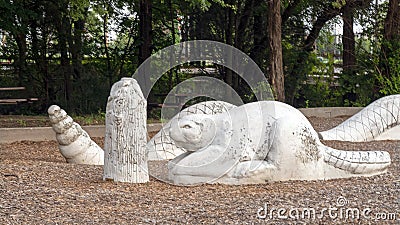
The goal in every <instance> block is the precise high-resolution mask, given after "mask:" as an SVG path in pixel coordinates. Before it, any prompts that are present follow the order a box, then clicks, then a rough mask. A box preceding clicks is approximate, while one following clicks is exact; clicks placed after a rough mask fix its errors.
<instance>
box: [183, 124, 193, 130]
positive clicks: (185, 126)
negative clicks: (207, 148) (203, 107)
mask: <svg viewBox="0 0 400 225" xmlns="http://www.w3.org/2000/svg"><path fill="white" fill-rule="evenodd" d="M182 128H185V129H190V128H192V127H191V126H190V125H188V124H186V125H184V126H183V127H182Z"/></svg>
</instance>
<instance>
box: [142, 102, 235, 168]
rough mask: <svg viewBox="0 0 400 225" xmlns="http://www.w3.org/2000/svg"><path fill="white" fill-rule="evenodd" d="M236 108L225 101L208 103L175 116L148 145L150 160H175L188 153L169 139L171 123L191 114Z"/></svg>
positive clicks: (215, 112) (202, 103) (197, 105)
mask: <svg viewBox="0 0 400 225" xmlns="http://www.w3.org/2000/svg"><path fill="white" fill-rule="evenodd" d="M234 107H236V106H234V105H232V104H230V103H227V102H224V101H206V102H201V103H198V104H195V105H192V106H189V107H188V108H186V109H184V110H182V111H181V112H179V113H178V114H177V115H175V116H174V117H173V118H172V119H171V120H170V121H169V122H168V123H166V124H164V126H163V128H162V129H161V130H160V131H159V132H158V133H157V134H156V135H154V137H153V138H151V140H150V141H149V142H148V143H147V149H148V152H149V153H148V154H149V155H148V157H149V160H167V159H173V158H175V157H176V156H178V155H180V154H182V153H184V152H186V150H185V149H183V148H180V147H177V146H176V145H175V143H174V141H173V140H171V138H170V137H169V128H170V126H171V122H173V121H175V120H177V119H178V118H180V117H183V116H186V115H191V114H209V115H213V114H219V113H223V112H226V111H228V110H230V109H232V108H234Z"/></svg>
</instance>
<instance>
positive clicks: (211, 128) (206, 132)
mask: <svg viewBox="0 0 400 225" xmlns="http://www.w3.org/2000/svg"><path fill="white" fill-rule="evenodd" d="M201 123H202V125H203V126H202V129H201V133H202V135H201V137H202V140H201V142H202V143H204V144H205V145H204V146H208V145H209V144H210V143H211V142H212V141H213V140H214V138H215V135H216V132H217V129H216V125H215V121H214V120H213V119H211V118H204V119H203V120H202V121H201ZM204 146H203V147H204Z"/></svg>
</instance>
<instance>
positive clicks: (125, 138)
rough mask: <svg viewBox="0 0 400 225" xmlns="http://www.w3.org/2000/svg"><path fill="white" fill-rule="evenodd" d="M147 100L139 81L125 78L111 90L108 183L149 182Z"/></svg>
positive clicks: (108, 128) (106, 148)
mask: <svg viewBox="0 0 400 225" xmlns="http://www.w3.org/2000/svg"><path fill="white" fill-rule="evenodd" d="M146 117H147V116H146V100H145V98H144V97H143V94H142V92H141V90H140V87H139V85H138V83H137V82H136V80H134V79H133V78H122V79H121V81H119V82H117V83H115V84H114V85H113V87H112V88H111V93H110V97H109V98H108V102H107V109H106V136H105V144H104V148H105V156H104V157H105V160H104V174H103V178H104V179H105V180H113V181H117V182H129V183H144V182H148V181H149V174H148V166H147V152H146V138H147V137H146V136H147V128H146Z"/></svg>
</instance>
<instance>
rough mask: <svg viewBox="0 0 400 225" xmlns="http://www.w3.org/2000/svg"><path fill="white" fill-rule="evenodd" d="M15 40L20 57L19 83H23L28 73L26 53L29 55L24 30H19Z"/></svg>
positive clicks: (18, 62)
mask: <svg viewBox="0 0 400 225" xmlns="http://www.w3.org/2000/svg"><path fill="white" fill-rule="evenodd" d="M15 40H16V42H17V46H18V59H17V60H16V66H17V71H18V72H17V73H18V85H20V86H22V85H23V80H24V78H25V74H26V67H27V66H26V55H27V46H26V34H24V33H23V32H19V33H17V34H15Z"/></svg>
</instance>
